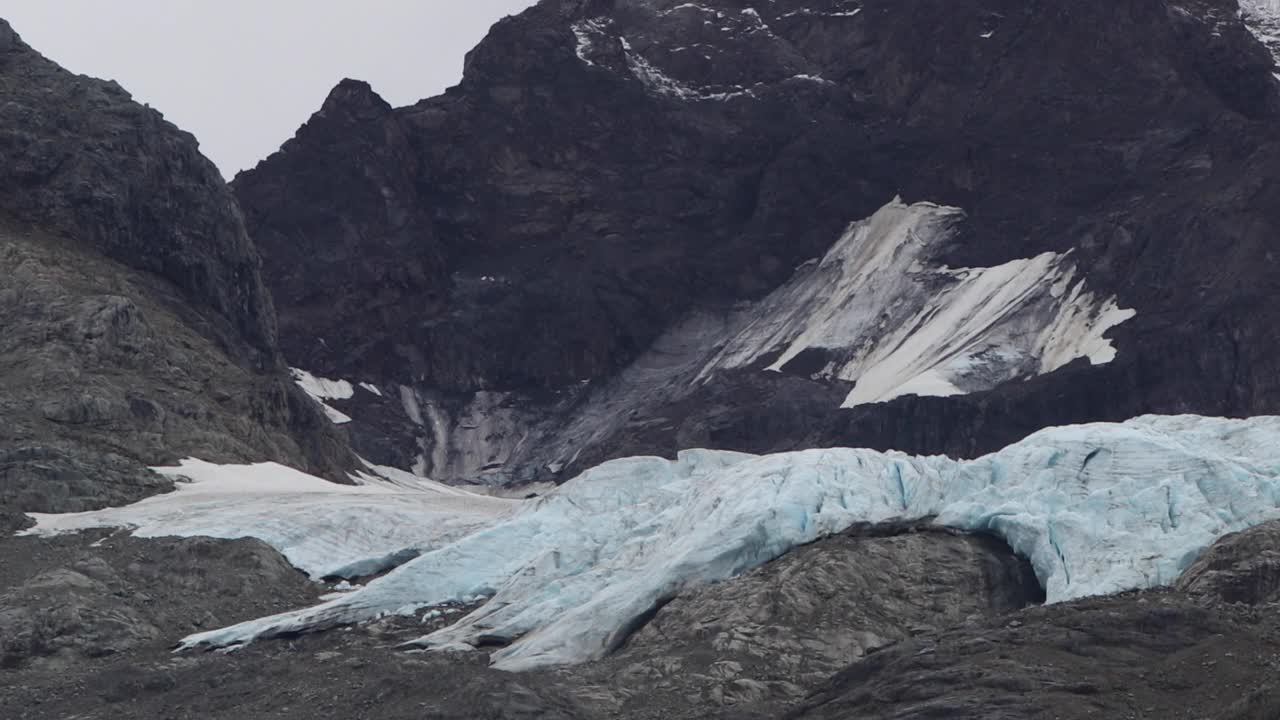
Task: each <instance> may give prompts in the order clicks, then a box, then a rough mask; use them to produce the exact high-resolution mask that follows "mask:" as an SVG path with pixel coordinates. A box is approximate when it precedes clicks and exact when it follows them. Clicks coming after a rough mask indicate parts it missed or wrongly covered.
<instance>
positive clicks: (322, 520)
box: [25, 459, 516, 579]
mask: <svg viewBox="0 0 1280 720" xmlns="http://www.w3.org/2000/svg"><path fill="white" fill-rule="evenodd" d="M154 469H155V470H156V471H157V472H159V473H160V474H162V475H166V476H168V477H172V478H174V479H175V480H178V484H177V489H176V490H175V491H174V492H172V493H169V494H167V495H156V496H154V497H150V498H147V499H145V500H142V501H141V502H138V503H136V504H133V505H129V506H127V507H123V508H111V509H107V510H97V511H91V512H83V513H68V514H62V515H46V514H40V513H31V517H32V518H34V519H35V520H36V525H35V527H33V528H31V529H30V530H27V531H25V533H26V534H38V535H48V534H55V533H59V532H67V531H73V530H85V529H89V528H103V527H122V528H129V529H131V530H133V533H134V534H135V535H137V536H138V537H166V536H179V537H197V536H207V537H215V538H228V539H233V538H242V537H253V538H258V539H260V540H262V541H263V542H265V543H267V544H268V545H271V546H272V547H274V548H276V549H277V550H279V551H280V553H281V554H283V555H284V556H285V557H286V558H287V559H288V560H289V562H290V563H292V564H293V565H294V567H297V568H298V569H300V570H302V571H304V572H306V573H307V574H308V575H310V576H311V577H313V578H316V579H319V578H324V577H330V576H337V577H359V576H363V575H369V574H373V573H374V572H377V571H378V569H379V568H382V567H385V566H389V565H392V564H394V562H395V560H396V558H403V557H404V556H403V555H402V554H401V553H404V552H406V551H409V552H421V551H423V550H425V549H430V548H432V547H435V546H437V545H441V544H446V543H448V542H452V541H453V540H456V539H458V538H460V537H462V536H464V535H466V534H467V533H470V532H472V531H474V530H476V529H477V528H478V527H482V526H484V525H486V524H488V523H490V522H492V521H493V520H494V519H495V518H497V517H500V516H501V515H503V514H505V513H506V512H508V511H510V509H511V508H512V507H514V506H515V504H516V503H514V502H513V501H510V500H503V499H499V498H492V497H483V496H479V495H473V494H471V493H468V492H466V491H464V490H459V489H457V488H452V487H449V486H447V485H440V484H438V483H432V482H431V481H429V480H424V479H422V478H413V477H412V476H409V474H408V473H398V471H395V470H394V469H388V468H379V467H376V466H369V472H368V473H359V474H358V476H357V477H356V478H354V479H356V480H358V481H359V482H361V483H363V484H361V485H338V484H336V483H331V482H328V481H326V480H322V479H320V478H318V477H314V476H312V475H308V474H306V473H304V472H301V471H298V470H294V469H292V468H288V467H285V466H283V465H279V464H277V463H260V464H256V465H215V464H213V463H207V462H203V461H200V460H191V459H188V460H184V461H182V464H181V465H180V466H179V467H172V468H169V467H161V468H154ZM377 473H382V474H385V475H387V476H389V477H382V476H380V475H379V474H377Z"/></svg>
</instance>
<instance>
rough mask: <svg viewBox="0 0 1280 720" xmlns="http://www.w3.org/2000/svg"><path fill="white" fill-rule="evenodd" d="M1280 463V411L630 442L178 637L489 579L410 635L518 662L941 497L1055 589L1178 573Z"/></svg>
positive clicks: (260, 631) (1264, 495)
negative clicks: (393, 554) (974, 441)
mask: <svg viewBox="0 0 1280 720" xmlns="http://www.w3.org/2000/svg"><path fill="white" fill-rule="evenodd" d="M1278 476H1280V418H1276V417H1265V418H1253V419H1249V420H1227V419H1218V418H1201V417H1193V416H1177V417H1157V416H1147V417H1141V418H1137V419H1134V420H1130V421H1128V422H1125V423H1122V424H1093V425H1082V426H1072V427H1062V428H1053V429H1048V430H1044V431H1041V432H1038V433H1036V434H1034V435H1032V436H1030V437H1028V438H1027V439H1026V440H1024V441H1022V442H1019V443H1017V444H1015V445H1012V446H1010V447H1008V448H1005V449H1004V450H1001V451H999V452H997V453H994V454H992V455H988V456H985V457H982V458H979V459H976V460H971V461H956V460H951V459H949V458H945V457H913V456H908V455H904V454H901V453H892V452H891V453H881V452H875V451H871V450H854V449H830V450H806V451H800V452H790V453H780V454H774V455H766V456H754V455H747V454H741V453H732V452H721V451H708V450H691V451H687V452H684V453H681V454H680V456H679V458H678V459H676V460H674V461H669V460H664V459H660V458H651V457H640V458H628V459H623V460H615V461H612V462H608V463H605V464H603V465H600V466H598V467H596V468H593V469H591V470H589V471H587V472H585V473H583V474H582V475H580V476H579V477H577V478H575V479H573V480H571V481H570V482H568V483H566V484H565V485H564V486H562V487H561V488H559V489H558V490H557V491H555V492H553V493H551V494H549V495H547V496H545V497H542V498H539V499H536V500H533V501H529V502H526V503H524V504H522V505H520V506H518V507H516V508H515V510H514V511H512V512H510V513H502V514H499V515H495V516H494V517H493V518H492V519H490V520H489V521H487V523H486V524H484V525H483V526H481V527H479V528H478V529H476V530H474V531H472V532H469V533H468V534H466V535H465V536H462V537H459V538H456V539H451V540H450V541H449V542H446V543H440V544H436V545H433V546H432V547H431V548H429V549H428V551H427V552H424V553H423V554H422V555H421V556H419V557H418V558H416V559H414V560H412V561H410V562H408V563H406V564H404V565H402V566H401V567H399V568H397V569H396V570H394V571H392V572H391V573H389V574H387V575H385V576H383V577H382V578H379V579H377V580H374V581H372V582H370V583H369V584H368V585H367V586H365V587H364V588H362V589H360V590H358V591H356V592H352V593H349V594H346V595H343V596H341V597H339V598H337V599H334V600H332V601H330V602H327V603H324V604H322V605H318V606H316V607H312V608H308V609H304V610H300V611H295V612H290V613H285V614H281V615H275V616H271V617H267V618H262V619H259V620H252V621H249V622H245V623H241V624H239V625H234V626H231V627H228V628H223V629H220V630H214V631H212V632H205V633H200V634H197V635H192V636H190V637H188V638H186V639H185V640H184V641H183V645H184V646H185V647H228V646H235V645H240V644H244V643H247V642H251V641H253V640H255V639H259V638H264V637H270V636H273V635H279V634H282V633H293V632H305V631H308V630H316V629H322V628H325V627H332V626H335V625H340V624H346V623H354V622H361V621H366V620H370V619H373V618H376V617H379V616H382V615H386V614H392V613H408V612H412V611H414V610H416V609H419V608H423V607H429V606H433V605H438V604H441V603H445V602H450V601H459V600H468V599H472V598H475V597H476V596H488V597H490V599H489V600H488V602H486V603H485V604H484V605H483V606H481V607H480V608H479V609H477V610H476V611H474V612H472V613H471V614H470V615H468V616H466V617H464V618H463V619H462V620H460V621H459V622H457V623H456V624H454V625H453V626H450V627H447V628H445V629H442V630H440V631H438V632H435V633H432V634H430V635H426V636H424V637H422V638H419V639H418V640H415V641H413V643H412V645H414V646H416V647H421V648H427V649H471V648H473V647H476V646H481V645H484V646H492V645H493V644H494V643H495V640H496V641H499V642H509V644H508V645H506V647H503V648H502V649H500V650H498V651H497V652H495V653H494V654H493V656H492V661H493V664H494V665H495V666H496V667H497V668H500V669H505V670H512V671H518V670H527V669H532V668H538V667H546V666H555V665H564V664H571V663H578V662H583V661H587V660H591V659H593V658H598V657H600V656H602V655H604V654H606V653H608V652H609V651H610V650H611V649H613V648H614V647H616V646H617V645H618V644H619V643H621V642H623V641H624V640H625V639H626V636H627V634H628V633H629V632H630V630H631V629H632V628H633V627H634V626H635V623H636V622H637V621H638V619H640V618H643V617H645V616H646V614H647V613H648V612H649V611H651V610H652V609H653V608H654V607H656V606H659V605H661V604H662V603H663V602H665V601H666V600H668V599H670V598H671V597H674V596H676V595H678V594H679V593H680V592H681V591H682V590H684V589H686V588H689V587H693V586H697V585H702V584H706V583H711V582H716V581H720V580H725V579H728V578H731V577H733V576H735V575H737V574H739V573H741V572H743V571H745V570H748V569H750V568H752V567H755V566H758V565H760V564H762V563H765V562H768V561H769V560H771V559H773V558H776V557H778V556H779V555H781V554H783V553H785V552H787V551H788V550H789V549H791V548H793V547H796V546H797V545H801V544H804V543H808V542H812V541H814V540H816V539H819V538H821V537H823V536H825V535H829V534H832V533H837V532H840V531H842V530H844V529H846V528H848V527H850V526H851V525H853V524H855V523H859V522H877V521H884V520H890V519H899V518H901V519H910V518H924V517H929V516H936V520H935V522H937V523H939V524H942V525H947V526H951V527H955V528H961V529H966V530H986V531H991V532H994V533H996V534H998V535H999V536H1001V537H1003V538H1004V539H1005V540H1006V541H1007V542H1008V543H1009V544H1010V546H1012V547H1013V549H1014V550H1015V551H1017V552H1019V553H1020V554H1023V555H1025V556H1026V557H1028V558H1029V559H1030V560H1031V563H1032V565H1033V566H1034V567H1035V571H1036V574H1037V575H1038V577H1039V579H1040V581H1041V583H1042V584H1043V585H1044V586H1045V589H1046V593H1047V597H1048V600H1049V601H1050V602H1060V601H1064V600H1070V599H1072V598H1078V597H1082V596H1087V595H1097V594H1104V593H1111V592H1116V591H1121V590H1128V589H1133V588H1146V587H1153V586H1160V585H1164V584H1168V583H1170V582H1172V581H1173V580H1174V579H1176V578H1177V577H1178V575H1179V573H1181V572H1182V571H1183V570H1184V569H1185V568H1186V567H1187V566H1188V565H1189V564H1190V562H1191V561H1192V560H1193V559H1194V558H1195V557H1196V556H1197V554H1198V553H1199V552H1201V551H1202V550H1203V549H1204V548H1205V547H1207V546H1208V545H1209V544H1211V543H1212V542H1213V541H1214V540H1216V539H1217V538H1219V537H1221V536H1222V535H1225V534H1227V533H1230V532H1234V531H1238V530H1241V529H1244V528H1247V527H1249V526H1252V525H1255V524H1258V523H1260V522H1263V521H1266V520H1269V519H1273V518H1277V517H1280V511H1278V510H1277V507H1278V506H1280V477H1278ZM423 498H425V499H424V502H432V501H433V500H432V496H429V495H424V496H423ZM335 499H336V500H339V501H340V500H341V497H337V498H335ZM370 519H371V520H372V516H370Z"/></svg>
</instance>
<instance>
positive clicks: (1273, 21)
mask: <svg viewBox="0 0 1280 720" xmlns="http://www.w3.org/2000/svg"><path fill="white" fill-rule="evenodd" d="M1240 15H1241V18H1242V19H1243V20H1244V24H1245V27H1247V28H1249V31H1250V32H1252V33H1253V34H1254V36H1255V37H1257V38H1258V40H1259V41H1260V42H1261V43H1262V44H1263V45H1266V46H1267V49H1269V50H1270V51H1271V54H1272V55H1273V56H1274V57H1275V58H1276V60H1277V61H1280V0H1240Z"/></svg>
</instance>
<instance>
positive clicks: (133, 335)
mask: <svg viewBox="0 0 1280 720" xmlns="http://www.w3.org/2000/svg"><path fill="white" fill-rule="evenodd" d="M0 98H3V101H2V102H0V153H3V156H4V158H5V162H4V164H3V166H2V167H0V327H3V328H4V332H3V333H2V334H0V377H2V378H3V388H4V389H3V392H0V526H3V527H7V528H11V527H15V526H19V525H21V524H23V522H24V521H23V519H22V518H21V517H20V515H19V513H18V511H42V512H54V511H78V510H88V509H93V508H99V507H103V506H105V505H111V504H121V503H126V502H131V501H134V500H137V499H139V498H141V497H144V496H146V495H148V494H152V493H155V492H158V491H161V490H163V489H165V488H168V487H170V484H169V483H168V482H167V481H164V480H162V479H161V478H159V477H158V476H156V475H154V474H152V473H151V472H150V471H148V470H147V467H146V466H148V465H157V464H163V463H171V462H174V461H176V460H178V459H180V458H182V457H186V456H192V455H194V456H200V457H204V458H208V459H215V458H219V459H222V460H224V461H230V460H236V459H238V460H240V461H259V460H279V461H282V462H286V463H289V464H292V465H295V466H298V467H307V468H310V469H311V470H313V471H314V472H318V473H322V474H325V475H328V476H329V477H331V478H333V479H338V480H344V479H345V470H346V469H347V468H349V467H351V466H352V465H353V464H354V458H352V456H351V455H350V452H349V450H348V449H347V447H346V443H345V440H344V439H343V438H342V437H341V436H340V435H338V434H337V433H336V432H335V431H334V429H333V428H332V426H331V425H330V424H329V423H328V421H327V420H325V419H324V417H323V416H322V415H321V414H320V413H319V412H318V410H317V408H316V407H315V406H314V404H313V403H312V402H311V401H310V400H309V399H308V398H307V397H306V396H305V395H304V394H303V393H302V392H301V391H300V390H299V389H298V388H297V387H295V386H294V384H293V383H292V382H291V381H290V380H289V378H288V375H287V372H286V368H285V365H284V363H283V360H282V358H281V355H280V352H279V348H278V346H277V344H276V330H275V318H274V311H273V309H272V304H271V300H270V295H269V293H268V291H267V290H266V288H265V287H264V285H263V283H262V280H261V276H260V274H259V269H258V268H259V264H260V260H259V258H258V255H257V251H256V249H255V248H254V246H253V244H252V242H251V241H250V240H249V237H248V235H247V234H246V233H245V230H244V224H243V221H242V219H241V216H240V212H239V210H238V208H237V206H236V202H235V199H234V198H233V197H232V195H231V193H230V192H229V191H228V189H227V187H226V185H225V184H224V183H223V182H222V179H221V177H220V176H219V175H218V172H217V170H216V169H215V168H214V167H213V165H212V164H211V163H210V162H209V161H208V160H206V159H205V158H204V157H202V156H201V155H200V153H199V152H198V150H197V145H196V142H195V139H194V138H193V137H192V136H190V135H189V134H187V133H184V132H182V131H180V130H178V129H177V128H176V127H174V126H172V125H171V124H169V123H167V122H165V121H164V119H163V118H162V117H161V115H160V114H159V113H158V112H156V111H154V110H151V109H149V108H145V107H143V106H141V105H139V104H137V103H135V102H133V101H132V100H131V99H130V97H129V95H128V93H126V92H125V91H124V90H123V89H121V88H120V87H119V86H118V85H116V84H115V83H110V82H102V81H99V80H94V79H92V78H88V77H83V76H76V75H73V74H71V73H69V72H67V71H65V70H63V69H62V68H60V67H58V66H57V65H55V64H54V63H52V62H50V61H49V60H47V59H45V58H44V57H42V56H41V55H39V54H38V53H37V52H36V51H35V50H33V49H31V48H30V47H28V46H27V45H25V44H24V43H23V42H22V41H21V39H20V38H19V37H18V36H17V34H16V33H15V32H14V31H13V30H12V28H10V27H9V25H8V24H7V23H4V22H3V21H0Z"/></svg>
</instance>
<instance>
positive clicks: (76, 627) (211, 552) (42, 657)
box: [0, 533, 316, 668]
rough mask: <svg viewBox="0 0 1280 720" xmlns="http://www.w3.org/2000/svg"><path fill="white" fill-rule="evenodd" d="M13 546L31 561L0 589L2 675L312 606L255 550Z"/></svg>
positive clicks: (307, 593) (303, 587)
mask: <svg viewBox="0 0 1280 720" xmlns="http://www.w3.org/2000/svg"><path fill="white" fill-rule="evenodd" d="M102 534H103V535H105V533H102ZM10 542H12V543H13V544H15V545H17V546H22V547H26V548H27V549H29V550H30V551H31V553H32V555H31V557H28V558H24V559H23V561H19V562H16V563H13V564H14V565H16V567H9V568H6V570H5V573H4V574H5V577H4V582H3V583H2V584H0V601H2V602H0V604H3V607H4V610H3V611H2V612H0V630H2V631H3V632H0V638H3V640H0V666H3V667H6V668H13V667H19V666H22V665H25V664H28V663H32V662H35V663H43V664H45V665H47V666H53V667H57V666H58V665H60V664H69V663H74V662H76V661H77V660H82V659H84V658H101V657H105V656H110V655H117V654H121V653H127V652H129V651H134V650H138V649H141V648H147V647H155V646H159V647H161V648H163V647H165V646H166V644H167V642H168V638H169V637H170V636H171V635H173V634H174V633H175V632H177V633H180V632H183V631H185V630H187V629H189V628H192V627H203V626H205V625H210V624H217V623H219V622H225V621H226V620H227V619H229V618H232V617H236V616H239V615H243V614H246V613H252V612H253V611H254V608H257V609H259V610H263V609H272V608H281V607H288V606H290V605H294V604H298V603H304V602H308V601H311V600H313V599H314V598H315V596H316V590H315V586H314V585H312V584H311V583H309V582H308V581H307V579H306V576H305V575H303V574H301V573H299V572H298V571H297V570H295V569H294V568H292V567H291V566H290V565H289V563H288V562H286V561H285V560H284V558H282V557H281V556H280V555H279V553H277V552H276V551H275V550H273V549H271V548H270V547H269V546H267V545H265V544H263V543H261V542H259V541H257V540H248V539H245V540H211V539H208V538H192V539H181V540H180V539H164V540H152V541H145V540H136V539H133V538H129V537H117V538H109V539H107V538H98V539H97V542H96V544H93V538H86V537H83V536H82V537H77V538H61V539H59V540H56V541H52V542H35V541H30V540H14V541H10ZM10 562H11V563H12V562H13V560H12V558H10Z"/></svg>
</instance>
